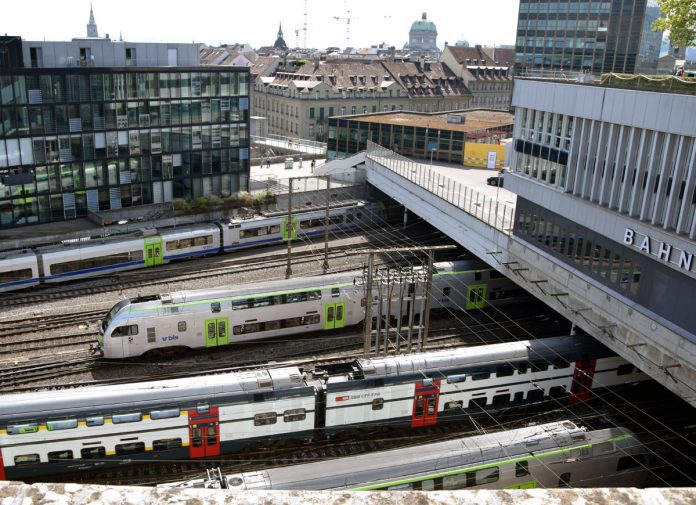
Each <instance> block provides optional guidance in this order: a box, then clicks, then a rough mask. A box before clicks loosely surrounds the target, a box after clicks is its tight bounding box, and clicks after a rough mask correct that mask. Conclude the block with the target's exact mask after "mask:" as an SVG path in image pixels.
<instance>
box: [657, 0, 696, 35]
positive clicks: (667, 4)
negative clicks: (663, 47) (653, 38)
mask: <svg viewBox="0 0 696 505" xmlns="http://www.w3.org/2000/svg"><path fill="white" fill-rule="evenodd" d="M657 3H658V4H659V5H660V12H662V14H663V15H664V17H661V18H659V19H657V20H655V22H654V23H653V24H652V29H653V30H655V31H663V32H664V31H667V30H669V39H670V41H671V42H672V47H689V46H693V45H696V2H695V1H694V0H657Z"/></svg>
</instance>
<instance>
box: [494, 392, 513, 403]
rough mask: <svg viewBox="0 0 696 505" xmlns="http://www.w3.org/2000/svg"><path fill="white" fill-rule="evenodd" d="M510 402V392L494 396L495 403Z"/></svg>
mask: <svg viewBox="0 0 696 505" xmlns="http://www.w3.org/2000/svg"><path fill="white" fill-rule="evenodd" d="M506 403H510V394H509V393H504V394H500V395H495V396H493V405H504V404H506Z"/></svg>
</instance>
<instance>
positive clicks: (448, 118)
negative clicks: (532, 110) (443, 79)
mask: <svg viewBox="0 0 696 505" xmlns="http://www.w3.org/2000/svg"><path fill="white" fill-rule="evenodd" d="M512 120H513V116H512V114H509V113H506V112H501V111H493V110H463V111H453V112H447V113H441V112H439V113H418V112H383V113H377V114H366V115H357V116H346V117H332V118H330V119H329V134H328V139H327V158H329V159H332V158H344V157H346V156H349V155H351V154H356V153H359V152H361V151H365V150H366V149H367V142H368V141H370V142H374V143H375V144H379V145H381V146H384V147H387V148H389V149H391V150H393V151H395V152H398V153H399V154H401V155H403V156H408V157H413V158H422V159H429V158H431V156H432V159H434V160H438V161H444V162H448V163H458V164H467V163H466V147H467V143H469V144H471V143H479V144H481V143H490V144H497V143H498V142H499V141H500V140H501V139H504V138H509V137H510V136H511V135H512ZM500 151H501V153H502V151H504V149H503V148H501V149H500ZM501 161H502V157H501Z"/></svg>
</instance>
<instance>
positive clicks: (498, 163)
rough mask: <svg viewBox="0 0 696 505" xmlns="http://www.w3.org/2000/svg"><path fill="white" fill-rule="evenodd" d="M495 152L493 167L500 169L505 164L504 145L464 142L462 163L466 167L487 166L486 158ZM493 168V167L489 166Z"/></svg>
mask: <svg viewBox="0 0 696 505" xmlns="http://www.w3.org/2000/svg"><path fill="white" fill-rule="evenodd" d="M491 153H495V168H496V169H500V168H503V167H504V166H505V146H501V145H499V144H478V143H474V142H466V143H465V144H464V159H463V160H462V164H463V165H466V166H467V167H480V168H487V167H488V158H489V156H490V157H492V154H491ZM491 168H493V167H491Z"/></svg>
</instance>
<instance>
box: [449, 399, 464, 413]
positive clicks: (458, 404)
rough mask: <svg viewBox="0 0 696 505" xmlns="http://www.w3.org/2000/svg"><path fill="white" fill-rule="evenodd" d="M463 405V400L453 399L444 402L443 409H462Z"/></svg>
mask: <svg viewBox="0 0 696 505" xmlns="http://www.w3.org/2000/svg"><path fill="white" fill-rule="evenodd" d="M463 407H464V402H463V401H462V400H454V401H451V402H447V403H445V411H448V410H462V408H463Z"/></svg>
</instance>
